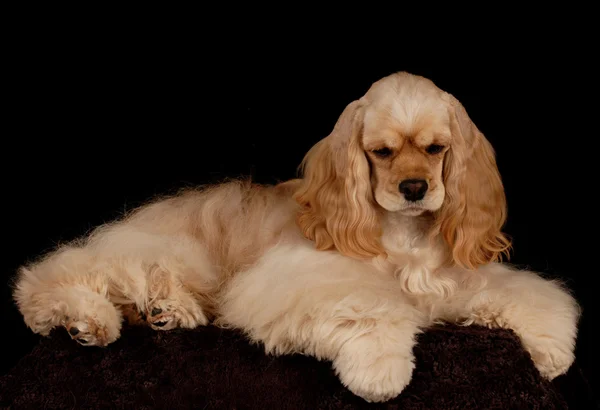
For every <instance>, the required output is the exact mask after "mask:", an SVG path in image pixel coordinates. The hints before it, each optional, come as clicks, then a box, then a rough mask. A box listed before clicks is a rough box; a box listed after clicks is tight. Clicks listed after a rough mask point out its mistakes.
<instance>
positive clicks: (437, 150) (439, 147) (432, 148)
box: [425, 144, 444, 155]
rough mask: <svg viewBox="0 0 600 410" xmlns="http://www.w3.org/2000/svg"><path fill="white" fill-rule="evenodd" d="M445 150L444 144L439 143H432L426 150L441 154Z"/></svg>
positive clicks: (430, 152) (429, 152)
mask: <svg viewBox="0 0 600 410" xmlns="http://www.w3.org/2000/svg"><path fill="white" fill-rule="evenodd" d="M443 150H444V146H443V145H437V144H431V145H430V146H428V147H427V148H426V149H425V151H427V153H428V154H431V155H433V154H439V153H440V152H442V151H443Z"/></svg>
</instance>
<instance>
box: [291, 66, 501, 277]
mask: <svg viewBox="0 0 600 410" xmlns="http://www.w3.org/2000/svg"><path fill="white" fill-rule="evenodd" d="M302 170H303V173H304V178H303V183H302V184H301V186H300V189H299V190H298V191H297V192H296V194H295V198H296V200H297V201H298V202H299V203H300V205H302V210H301V212H300V214H299V217H298V224H299V225H300V227H301V229H302V231H303V233H304V235H305V236H306V237H308V238H310V239H311V240H314V241H315V242H316V245H317V247H318V248H319V249H333V248H335V249H337V250H338V251H340V252H341V253H343V254H345V255H348V256H352V257H361V258H362V257H373V256H376V255H379V254H383V253H385V252H384V250H383V248H382V246H381V243H380V240H379V239H380V236H381V226H380V217H381V214H382V213H383V212H397V213H400V214H402V215H406V216H419V215H421V214H423V213H431V214H432V215H434V217H435V224H434V227H433V229H432V233H433V234H434V235H437V234H441V235H442V236H443V238H444V239H445V241H446V243H447V244H448V246H449V249H450V251H451V255H452V260H453V262H454V263H456V264H457V265H459V266H463V267H467V268H475V267H477V266H479V265H481V264H485V263H488V262H491V261H494V260H498V259H499V258H500V257H501V255H502V254H504V253H506V251H507V249H508V248H509V246H510V244H509V241H508V239H507V238H506V236H505V235H504V234H503V233H502V232H501V228H502V227H503V225H504V222H505V218H506V199H505V194H504V189H503V185H502V181H501V178H500V175H499V172H498V168H497V166H496V161H495V155H494V151H493V148H492V147H491V145H490V143H489V142H488V140H487V139H486V138H485V137H484V135H483V134H482V133H481V132H480V131H479V130H478V129H477V127H476V126H475V124H473V122H472V121H471V119H470V118H469V116H468V115H467V112H466V111H465V109H464V107H463V106H462V105H461V103H460V102H459V101H458V100H457V99H456V98H454V97H453V96H452V95H450V94H448V93H446V92H444V91H442V90H440V89H439V88H438V87H437V86H436V85H435V84H434V83H433V82H431V81H430V80H428V79H426V78H423V77H420V76H415V75H411V74H408V73H405V72H400V73H395V74H393V75H390V76H388V77H385V78H383V79H381V80H379V81H377V82H376V83H374V84H373V85H372V86H371V88H370V89H369V90H368V91H367V93H366V94H365V95H364V96H363V97H362V98H360V99H359V100H357V101H353V102H352V103H350V104H349V105H348V106H347V107H346V109H345V110H344V111H343V113H342V114H341V116H340V118H339V119H338V121H337V123H336V125H335V127H334V129H333V131H332V132H331V134H330V135H329V136H328V137H326V138H325V139H323V140H321V141H319V142H318V143H317V144H316V145H315V146H314V147H313V148H312V149H311V150H310V151H309V152H308V153H307V155H306V157H305V159H304V161H303V164H302Z"/></svg>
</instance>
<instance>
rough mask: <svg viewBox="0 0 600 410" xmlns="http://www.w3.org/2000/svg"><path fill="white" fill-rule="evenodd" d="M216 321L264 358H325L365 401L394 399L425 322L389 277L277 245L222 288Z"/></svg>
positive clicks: (408, 374) (410, 367)
mask: <svg viewBox="0 0 600 410" xmlns="http://www.w3.org/2000/svg"><path fill="white" fill-rule="evenodd" d="M222 302H223V303H222V305H221V306H220V311H219V313H220V317H219V318H218V319H217V321H216V323H217V324H218V325H221V326H224V327H235V328H238V329H242V330H244V331H245V332H247V333H248V334H249V335H250V337H251V338H252V339H253V340H255V341H257V342H261V343H262V344H264V346H265V349H266V351H267V353H272V354H289V353H304V354H306V355H310V356H314V357H316V358H318V359H322V360H330V361H332V362H333V367H334V368H335V371H336V373H337V374H338V376H339V378H340V380H341V382H342V383H343V384H344V385H345V386H347V387H348V389H349V390H350V391H352V392H353V393H355V394H356V395H358V396H360V397H362V398H364V399H365V400H367V401H370V402H381V401H386V400H388V399H391V398H393V397H395V396H397V395H398V394H400V392H401V391H402V390H403V389H404V388H405V386H406V385H407V384H408V383H409V382H410V380H411V378H412V371H413V369H414V366H415V364H414V356H413V351H412V350H413V346H414V344H415V341H416V337H415V335H416V334H417V333H418V332H419V331H420V327H421V326H422V325H426V322H425V318H424V317H423V316H422V314H421V313H420V312H418V311H417V310H416V309H414V308H413V307H412V306H410V305H409V304H408V303H406V301H405V300H404V299H403V297H402V294H401V293H400V292H399V291H397V289H394V284H393V282H392V281H390V280H389V279H386V278H383V277H380V276H378V274H377V273H376V272H374V271H373V270H371V269H368V268H367V266H366V265H363V264H360V263H358V262H355V261H352V260H350V259H349V258H344V257H342V256H340V255H338V254H336V253H329V252H318V251H314V250H313V249H311V248H309V247H308V246H303V245H301V244H300V245H297V246H290V247H287V246H279V247H277V248H275V249H273V250H271V251H270V252H268V253H267V254H266V255H265V257H264V258H263V259H262V260H261V262H260V263H258V264H257V265H256V266H254V267H253V268H251V269H250V270H248V271H247V272H243V273H240V274H239V275H237V276H236V278H234V279H233V281H232V282H231V283H230V285H229V287H228V289H227V290H226V292H225V294H224V297H223V300H222Z"/></svg>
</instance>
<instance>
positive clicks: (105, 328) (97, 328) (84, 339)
mask: <svg viewBox="0 0 600 410" xmlns="http://www.w3.org/2000/svg"><path fill="white" fill-rule="evenodd" d="M63 326H64V327H65V329H67V332H69V335H70V336H71V339H73V340H75V341H76V342H77V343H79V344H80V345H82V346H107V345H108V344H109V343H112V342H114V341H115V340H117V339H118V337H119V334H120V329H119V327H118V326H115V325H114V324H112V325H111V324H106V323H100V321H99V320H97V319H94V318H86V319H82V320H76V319H66V320H65V323H64V325H63Z"/></svg>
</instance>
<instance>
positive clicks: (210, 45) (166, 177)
mask: <svg viewBox="0 0 600 410" xmlns="http://www.w3.org/2000/svg"><path fill="white" fill-rule="evenodd" d="M157 30H159V29H158V28H157ZM34 33H35V34H32V35H30V36H29V37H27V38H25V39H24V40H25V43H20V44H21V45H20V46H15V47H14V48H13V49H12V50H11V53H13V54H11V58H9V59H8V60H7V62H6V63H5V64H6V67H8V68H9V69H10V72H11V74H10V75H9V76H7V77H6V78H5V80H6V81H5V82H6V84H7V86H8V87H9V88H10V93H9V94H7V95H8V96H9V97H8V106H7V107H6V108H7V109H6V111H5V116H6V122H5V127H3V128H4V131H3V134H4V137H3V149H2V164H1V165H0V166H1V167H2V173H1V175H2V182H3V185H2V188H3V192H2V204H3V215H4V221H3V224H2V232H3V237H4V241H5V242H4V243H5V245H4V246H3V249H4V250H3V257H2V266H1V272H2V275H3V276H2V282H3V283H5V284H6V285H7V286H4V287H3V288H2V302H3V305H2V315H3V318H4V319H3V320H4V326H3V327H2V335H3V336H4V337H3V340H4V342H3V343H5V344H6V343H8V344H9V345H10V347H9V348H3V349H2V350H3V352H4V357H2V368H3V370H6V369H8V368H9V367H10V366H11V365H13V364H14V363H15V362H16V361H17V360H18V358H19V357H20V356H21V355H23V354H25V353H26V352H27V351H29V350H30V349H31V347H32V346H33V344H34V343H35V341H36V340H37V339H36V337H35V336H33V335H32V334H31V332H30V331H29V330H27V329H26V328H25V327H24V325H23V324H22V319H21V317H20V316H19V315H18V313H17V312H16V310H15V308H14V306H13V305H12V301H11V300H10V293H9V292H10V289H9V287H8V282H9V280H10V278H11V276H12V275H13V274H14V272H15V270H16V268H17V267H18V265H20V264H21V263H23V262H25V261H27V260H28V259H30V258H33V257H35V256H36V255H38V254H39V253H41V252H43V251H45V250H48V249H49V248H50V247H52V246H54V245H55V244H56V243H57V242H59V241H63V240H70V239H72V238H74V237H76V236H78V235H81V234H84V233H85V232H86V231H87V230H89V229H90V228H92V227H94V226H96V225H98V224H100V223H103V222H105V221H108V220H110V219H112V218H114V217H117V216H119V215H120V214H121V213H122V212H123V211H124V210H126V209H130V208H131V207H133V206H137V205H139V204H141V203H142V202H144V201H145V200H147V199H149V198H150V197H151V196H153V195H155V194H162V193H167V192H172V191H173V190H174V189H177V188H179V187H182V186H184V185H195V184H202V183H208V182H218V181H220V180H222V179H223V178H226V177H237V176H247V175H251V176H252V177H253V179H254V180H255V181H257V182H266V183H271V182H277V181H280V180H285V179H288V178H291V177H294V176H295V175H296V168H297V166H298V164H299V163H300V161H301V159H302V157H303V155H304V153H305V152H306V151H307V150H308V149H309V148H310V146H312V145H313V144H314V143H315V142H317V141H318V140H319V139H321V138H323V137H325V136H326V135H327V134H328V133H329V132H330V130H331V128H332V127H333V124H334V123H335V121H336V120H337V118H338V116H339V115H340V113H341V112H342V110H343V108H344V107H345V106H346V104H348V103H349V102H350V101H352V100H353V99H356V98H358V97H360V96H361V95H362V94H363V93H364V92H365V91H366V90H367V88H368V87H369V86H370V84H371V83H372V82H374V81H376V80H378V79H379V78H381V77H382V76H385V75H388V74H390V73H392V72H394V71H398V70H407V71H410V72H413V73H415V74H420V75H424V76H427V77H429V78H431V79H432V80H433V81H434V82H436V83H437V85H438V86H440V87H441V88H443V89H445V90H446V91H448V92H450V93H452V94H454V95H455V96H456V97H457V98H458V99H459V100H460V101H461V102H462V103H463V105H464V106H465V107H466V109H467V111H468V112H469V114H470V116H471V118H472V119H473V120H474V122H475V123H476V124H477V125H478V127H479V128H480V129H481V130H482V131H483V132H484V134H485V135H486V136H487V138H488V139H489V140H490V141H491V142H492V144H493V145H494V147H495V149H496V151H497V159H498V164H499V168H500V172H501V174H502V176H503V181H504V184H505V188H506V192H507V197H508V204H509V214H508V215H509V216H508V223H507V226H506V231H507V232H508V233H509V234H510V235H511V236H512V237H513V238H514V252H513V258H512V262H514V263H517V264H522V265H528V266H529V267H531V268H532V269H535V270H538V271H542V272H546V273H548V274H552V275H558V276H559V277H561V278H564V279H565V280H567V281H568V284H569V286H570V287H571V288H572V289H573V290H574V291H575V295H576V297H577V298H578V299H579V301H580V302H581V303H582V305H583V307H584V316H583V322H582V324H581V333H580V338H579V342H578V350H577V354H578V360H579V364H580V365H581V366H582V368H583V369H584V371H585V372H586V374H587V376H588V378H589V379H590V381H591V380H594V379H595V378H596V375H595V374H593V372H592V369H593V365H592V362H595V361H597V360H598V353H597V351H594V350H593V349H592V345H594V344H596V345H597V341H595V340H594V339H595V335H593V333H594V332H595V330H594V329H593V324H595V323H597V322H598V315H597V313H596V311H597V309H596V305H597V297H595V295H596V293H597V292H598V291H597V290H596V288H595V282H596V278H595V276H596V275H597V274H598V272H597V270H598V269H597V265H596V257H597V252H598V251H597V233H596V232H597V227H596V217H595V215H596V212H597V211H596V208H597V200H596V199H595V198H596V195H597V192H595V191H596V190H597V189H598V185H597V171H596V168H597V159H596V155H597V148H596V147H597V142H596V141H597V138H598V129H597V97H596V92H597V91H596V88H597V84H596V78H595V77H594V75H595V73H594V69H595V67H592V66H591V64H592V61H593V59H592V57H590V56H588V52H589V49H587V48H586V47H587V46H586V44H584V43H583V40H581V41H580V40H579V39H577V38H576V39H575V43H577V44H580V45H581V46H580V48H579V47H574V46H573V45H572V44H573V41H572V40H571V42H569V41H566V42H565V41H564V39H565V37H564V35H563V34H564V33H558V34H556V32H555V31H552V29H550V31H549V32H548V34H543V35H540V33H539V32H538V33H537V34H536V35H535V36H533V35H531V36H528V35H523V36H522V37H520V38H519V39H516V40H507V39H503V40H501V41H498V42H497V43H494V44H492V43H491V42H489V41H486V42H484V43H482V44H484V45H476V44H475V43H474V42H475V41H478V39H476V38H475V39H471V42H465V41H462V42H461V41H459V40H457V39H454V40H453V42H452V43H451V45H450V46H448V47H447V49H446V50H442V51H441V52H439V53H438V52H437V51H436V52H434V51H431V50H430V49H428V47H429V46H428V45H423V46H422V51H423V53H418V54H416V53H415V54H414V55H413V54H409V53H407V52H405V51H404V50H403V48H402V47H401V46H400V45H396V46H386V47H381V48H377V49H376V48H375V47H373V48H369V47H367V46H365V45H364V44H361V45H360V47H358V46H356V45H348V44H345V45H346V46H347V47H342V46H343V45H344V42H343V41H341V40H340V39H336V40H332V41H330V42H326V41H321V40H317V41H313V42H310V44H309V42H308V40H307V39H302V38H299V39H296V40H295V41H289V40H279V39H277V38H275V37H276V36H264V37H257V38H255V37H250V36H249V34H248V31H241V32H240V33H238V34H237V35H238V37H237V38H236V40H235V41H234V42H233V43H232V42H223V43H219V41H224V40H222V39H221V40H217V39H215V38H207V37H198V38H196V37H188V36H187V35H184V34H182V35H180V36H177V35H173V36H172V37H168V36H166V35H165V33H164V32H160V34H158V35H155V34H153V33H154V32H153V31H152V30H150V29H147V30H145V31H140V32H137V31H135V30H133V31H131V32H130V33H127V34H126V35H119V36H111V35H108V34H107V33H109V34H110V30H107V29H106V28H105V29H104V31H102V30H100V31H98V32H96V34H94V32H92V33H88V34H86V35H85V36H82V35H81V34H80V33H79V32H77V31H75V32H74V31H72V30H71V31H69V30H66V29H65V28H64V27H63V26H54V27H50V28H47V29H46V30H38V31H34ZM30 34H31V33H30ZM21 40H23V38H21ZM481 41H483V40H481ZM367 44H368V43H367ZM459 44H460V47H458V45H459ZM317 45H318V46H319V47H317ZM442 48H444V47H442ZM448 49H449V50H448ZM444 51H447V53H444ZM423 57H426V58H423Z"/></svg>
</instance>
